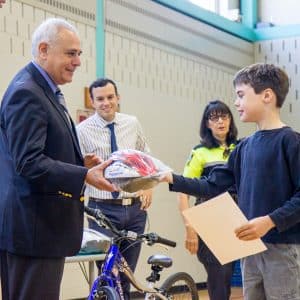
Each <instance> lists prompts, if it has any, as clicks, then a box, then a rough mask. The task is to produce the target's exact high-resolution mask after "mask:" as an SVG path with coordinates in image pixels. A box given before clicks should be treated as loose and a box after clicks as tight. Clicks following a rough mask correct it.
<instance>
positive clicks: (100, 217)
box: [84, 206, 176, 247]
mask: <svg viewBox="0 0 300 300" xmlns="http://www.w3.org/2000/svg"><path fill="white" fill-rule="evenodd" d="M84 211H85V213H86V214H88V215H89V216H91V217H93V218H95V219H96V220H97V221H98V222H99V223H100V225H101V226H104V227H107V228H108V229H110V230H111V231H112V232H113V233H114V234H115V235H117V236H118V237H122V238H128V239H131V240H146V241H147V243H148V245H150V246H151V245H153V244H156V243H159V244H163V245H166V246H170V247H176V242H174V241H171V240H168V239H165V238H162V237H160V236H159V235H158V234H157V233H154V232H151V233H144V234H137V233H136V232H133V231H127V230H118V229H117V228H116V227H115V226H114V224H113V223H112V222H111V221H110V220H109V219H108V218H107V217H106V216H105V215H104V214H103V213H102V211H101V210H100V209H94V208H90V207H87V206H84Z"/></svg>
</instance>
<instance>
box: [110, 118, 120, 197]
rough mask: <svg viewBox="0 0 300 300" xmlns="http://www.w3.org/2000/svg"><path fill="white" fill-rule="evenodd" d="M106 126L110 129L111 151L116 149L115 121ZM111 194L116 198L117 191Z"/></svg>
mask: <svg viewBox="0 0 300 300" xmlns="http://www.w3.org/2000/svg"><path fill="white" fill-rule="evenodd" d="M107 127H108V128H109V130H110V151H111V153H113V152H115V151H117V150H118V145H117V140H116V135H115V123H110V124H107ZM111 195H112V197H113V198H114V199H116V198H118V196H119V192H111Z"/></svg>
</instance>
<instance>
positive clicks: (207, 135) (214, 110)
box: [200, 100, 238, 148]
mask: <svg viewBox="0 0 300 300" xmlns="http://www.w3.org/2000/svg"><path fill="white" fill-rule="evenodd" d="M222 114H228V115H229V116H230V126H229V132H228V134H227V137H226V143H227V145H230V144H232V143H236V141H237V135H238V131H237V128H236V126H235V123H234V119H233V115H232V112H231V110H230V108H229V107H228V106H227V105H226V104H225V103H224V102H222V101H220V100H213V101H210V102H209V103H208V104H207V105H206V107H205V109H204V112H203V115H202V119H201V122H200V138H201V144H202V145H203V146H205V147H207V148H215V147H219V146H220V143H219V142H218V140H217V139H216V138H215V137H214V136H213V134H212V131H211V130H210V128H208V127H207V122H208V120H209V117H210V116H211V115H222Z"/></svg>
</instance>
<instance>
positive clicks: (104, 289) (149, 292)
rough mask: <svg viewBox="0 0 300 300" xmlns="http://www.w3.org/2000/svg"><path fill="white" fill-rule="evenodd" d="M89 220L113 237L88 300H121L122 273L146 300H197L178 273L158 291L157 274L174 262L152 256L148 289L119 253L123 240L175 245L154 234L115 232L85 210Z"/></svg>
mask: <svg viewBox="0 0 300 300" xmlns="http://www.w3.org/2000/svg"><path fill="white" fill-rule="evenodd" d="M84 210H85V213H86V214H87V215H88V217H89V218H92V219H93V220H94V221H95V222H97V223H98V224H99V225H100V226H102V227H104V228H107V229H109V230H110V231H111V232H112V233H113V237H112V238H111V244H110V247H109V250H108V251H107V253H106V256H105V259H104V261H103V263H102V267H101V272H100V275H98V277H97V278H96V279H95V281H94V283H93V285H92V289H91V291H90V294H89V296H88V300H124V295H123V290H122V286H121V281H120V272H123V273H124V274H125V276H126V277H127V278H128V280H129V281H130V283H131V284H132V285H133V286H134V287H135V288H136V290H137V291H138V292H139V293H141V294H143V295H145V299H147V300H150V299H151V300H152V299H153V300H154V299H163V300H170V299H191V300H198V299H199V297H198V291H197V287H196V284H195V282H194V280H193V278H192V277H191V276H190V275H189V274H187V273H185V272H178V273H174V274H172V275H170V276H169V277H168V278H167V279H166V280H165V281H164V283H163V284H162V285H161V286H160V287H156V286H155V283H156V282H157V281H158V280H159V279H160V272H161V271H162V270H163V269H164V268H169V267H171V265H172V263H173V261H172V259H171V258H170V257H168V256H165V255H159V254H156V255H152V256H150V257H149V258H148V261H147V262H148V264H150V265H151V270H152V272H151V274H150V276H148V277H147V278H146V280H147V282H148V286H145V285H143V284H141V283H139V282H138V281H137V280H136V278H135V276H134V274H133V272H132V270H131V269H130V267H129V265H128V264H127V262H126V260H125V259H124V257H123V256H122V254H121V252H120V251H119V244H120V242H121V241H122V240H124V239H128V240H132V241H137V242H146V243H147V244H148V245H150V246H152V245H154V244H155V243H160V244H163V245H166V246H170V247H175V246H176V242H173V241H170V240H168V239H165V238H162V237H160V236H159V235H158V234H156V233H153V232H152V233H145V234H137V233H135V232H132V231H126V230H118V229H117V228H116V227H115V226H114V225H113V224H112V223H111V221H110V220H109V219H108V218H107V217H106V216H105V215H104V214H103V213H102V212H101V210H99V209H92V208H89V207H86V206H85V208H84Z"/></svg>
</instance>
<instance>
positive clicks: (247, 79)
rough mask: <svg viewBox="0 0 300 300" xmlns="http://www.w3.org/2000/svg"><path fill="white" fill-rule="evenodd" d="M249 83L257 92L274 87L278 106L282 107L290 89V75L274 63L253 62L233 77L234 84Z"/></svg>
mask: <svg viewBox="0 0 300 300" xmlns="http://www.w3.org/2000/svg"><path fill="white" fill-rule="evenodd" d="M241 84H248V85H250V86H251V87H252V88H253V89H254V91H255V93H256V94H259V93H261V92H262V91H263V90H265V89H268V88H270V89H272V90H273V92H274V93H275V95H276V106H277V107H281V106H282V104H283V102H284V100H285V97H286V95H287V93H288V91H289V78H288V75H287V74H286V73H285V71H283V70H282V69H280V68H279V67H277V66H275V65H272V64H263V63H258V64H253V65H250V66H248V67H245V68H243V69H241V70H240V71H238V72H237V73H236V74H235V76H234V79H233V86H234V87H236V86H237V85H241Z"/></svg>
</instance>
